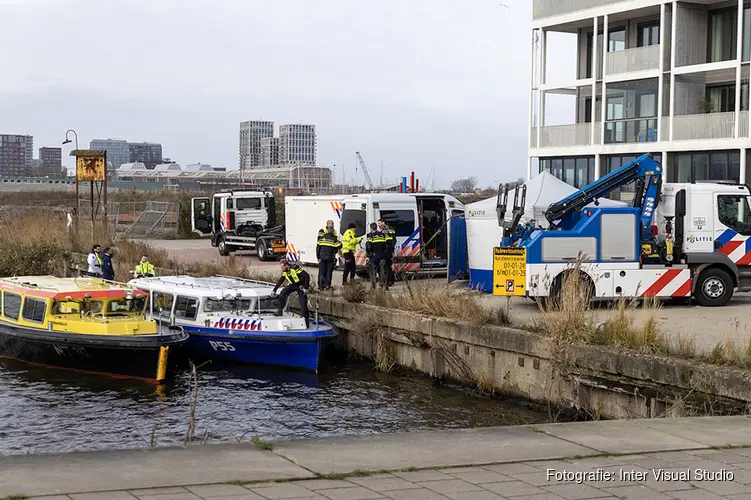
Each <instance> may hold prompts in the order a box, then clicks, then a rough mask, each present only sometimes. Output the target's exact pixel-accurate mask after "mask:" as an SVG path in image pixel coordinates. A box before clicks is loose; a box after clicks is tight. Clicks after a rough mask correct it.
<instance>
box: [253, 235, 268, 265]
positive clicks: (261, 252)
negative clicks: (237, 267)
mask: <svg viewBox="0 0 751 500" xmlns="http://www.w3.org/2000/svg"><path fill="white" fill-rule="evenodd" d="M256 255H258V260H260V261H261V262H267V261H269V260H271V258H269V249H268V248H266V242H265V241H264V240H260V241H257V242H256Z"/></svg>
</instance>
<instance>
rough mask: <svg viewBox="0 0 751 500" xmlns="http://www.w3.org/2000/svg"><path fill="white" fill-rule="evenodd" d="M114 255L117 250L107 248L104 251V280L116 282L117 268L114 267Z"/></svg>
mask: <svg viewBox="0 0 751 500" xmlns="http://www.w3.org/2000/svg"><path fill="white" fill-rule="evenodd" d="M114 254H115V249H114V248H110V247H107V248H105V249H104V255H102V279H104V280H107V281H115V266H113V265H112V256H113V255H114Z"/></svg>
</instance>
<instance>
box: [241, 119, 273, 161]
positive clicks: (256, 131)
mask: <svg viewBox="0 0 751 500" xmlns="http://www.w3.org/2000/svg"><path fill="white" fill-rule="evenodd" d="M268 137H274V122H270V121H247V122H240V151H239V167H240V169H241V170H246V169H250V168H257V167H260V166H262V165H263V161H262V158H261V141H262V140H263V139H265V138H268Z"/></svg>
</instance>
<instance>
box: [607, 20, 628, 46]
mask: <svg viewBox="0 0 751 500" xmlns="http://www.w3.org/2000/svg"><path fill="white" fill-rule="evenodd" d="M621 50H626V27H625V26H623V27H620V28H615V29H613V30H610V31H608V52H618V51H621Z"/></svg>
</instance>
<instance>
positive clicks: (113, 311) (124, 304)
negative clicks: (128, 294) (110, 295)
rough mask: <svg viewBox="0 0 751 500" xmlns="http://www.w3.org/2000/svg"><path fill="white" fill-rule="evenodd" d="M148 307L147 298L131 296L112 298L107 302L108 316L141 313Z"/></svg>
mask: <svg viewBox="0 0 751 500" xmlns="http://www.w3.org/2000/svg"><path fill="white" fill-rule="evenodd" d="M145 307H146V299H144V298H131V299H125V298H123V299H118V300H110V301H109V302H107V316H109V317H112V316H131V315H133V313H136V314H140V313H142V312H143V310H144V308H145Z"/></svg>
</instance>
